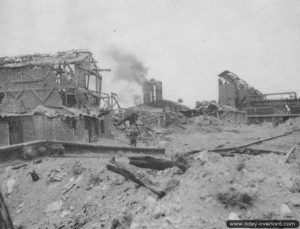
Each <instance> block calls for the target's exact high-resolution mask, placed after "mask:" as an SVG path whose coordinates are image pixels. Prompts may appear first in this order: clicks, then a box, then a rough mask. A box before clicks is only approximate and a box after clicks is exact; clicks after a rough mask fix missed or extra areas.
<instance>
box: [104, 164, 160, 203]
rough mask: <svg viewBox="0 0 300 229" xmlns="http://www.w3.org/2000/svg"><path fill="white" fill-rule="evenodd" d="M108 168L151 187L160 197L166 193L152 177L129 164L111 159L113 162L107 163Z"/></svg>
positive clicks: (146, 186) (148, 187)
mask: <svg viewBox="0 0 300 229" xmlns="http://www.w3.org/2000/svg"><path fill="white" fill-rule="evenodd" d="M106 168H107V169H108V170H110V171H112V172H115V173H118V174H120V175H122V176H123V177H125V178H127V179H130V180H132V181H133V182H135V183H137V184H139V185H141V186H143V187H145V188H147V189H149V190H150V191H152V192H153V193H155V194H156V195H158V196H159V197H160V198H161V197H163V196H164V195H165V192H163V191H161V190H159V188H158V187H157V185H156V184H155V183H154V182H152V181H151V180H150V178H148V177H146V175H145V174H142V173H139V172H138V171H136V170H134V168H130V167H129V166H126V165H125V164H122V163H119V162H116V161H111V164H107V165H106Z"/></svg>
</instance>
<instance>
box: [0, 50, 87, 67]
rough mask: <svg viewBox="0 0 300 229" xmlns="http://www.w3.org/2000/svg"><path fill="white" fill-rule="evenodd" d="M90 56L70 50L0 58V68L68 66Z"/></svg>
mask: <svg viewBox="0 0 300 229" xmlns="http://www.w3.org/2000/svg"><path fill="white" fill-rule="evenodd" d="M91 54H92V53H91V52H90V51H88V50H70V51H64V52H58V53H55V54H33V55H23V56H11V57H0V68H17V67H23V66H30V65H31V66H34V65H49V64H51V65H56V64H70V63H75V62H80V61H83V60H85V59H86V58H87V57H89V56H90V55H91Z"/></svg>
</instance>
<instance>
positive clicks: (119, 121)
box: [113, 105, 187, 140]
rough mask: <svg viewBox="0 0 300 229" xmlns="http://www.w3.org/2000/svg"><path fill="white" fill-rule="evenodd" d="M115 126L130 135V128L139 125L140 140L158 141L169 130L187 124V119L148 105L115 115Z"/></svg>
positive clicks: (179, 114)
mask: <svg viewBox="0 0 300 229" xmlns="http://www.w3.org/2000/svg"><path fill="white" fill-rule="evenodd" d="M113 120H114V125H115V126H116V128H118V129H119V130H122V131H125V133H127V134H128V132H129V130H130V126H132V125H137V126H138V129H139V132H140V135H139V138H140V139H142V140H143V139H153V140H158V139H160V138H162V137H163V135H164V134H165V133H168V130H167V128H168V127H171V126H179V127H181V128H184V127H182V126H181V125H182V124H186V123H187V118H186V117H185V116H184V115H183V114H181V113H178V112H164V111H163V110H162V109H160V108H153V107H149V106H146V105H143V106H138V107H134V108H129V109H126V110H123V111H121V112H115V114H114V115H113Z"/></svg>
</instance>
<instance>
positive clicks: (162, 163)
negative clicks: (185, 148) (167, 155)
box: [128, 156, 187, 172]
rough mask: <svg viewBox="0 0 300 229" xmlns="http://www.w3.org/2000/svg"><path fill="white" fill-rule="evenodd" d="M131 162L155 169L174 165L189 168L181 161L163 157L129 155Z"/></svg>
mask: <svg viewBox="0 0 300 229" xmlns="http://www.w3.org/2000/svg"><path fill="white" fill-rule="evenodd" d="M128 158H129V160H130V162H129V164H131V165H135V166H137V167H140V168H148V169H154V170H164V169H168V168H172V167H175V166H176V167H178V168H180V169H181V170H182V172H185V171H186V170H187V168H186V167H185V166H184V165H183V164H181V163H180V162H176V161H170V160H166V159H162V158H154V157H149V156H145V157H128Z"/></svg>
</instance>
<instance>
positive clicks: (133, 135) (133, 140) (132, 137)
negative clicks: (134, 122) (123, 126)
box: [129, 126, 139, 147]
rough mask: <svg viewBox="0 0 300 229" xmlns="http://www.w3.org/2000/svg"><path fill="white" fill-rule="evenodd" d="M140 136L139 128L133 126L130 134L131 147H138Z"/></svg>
mask: <svg viewBox="0 0 300 229" xmlns="http://www.w3.org/2000/svg"><path fill="white" fill-rule="evenodd" d="M138 135H139V131H138V128H137V127H136V126H133V127H132V129H131V130H130V132H129V138H130V146H134V147H136V142H137V137H138Z"/></svg>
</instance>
